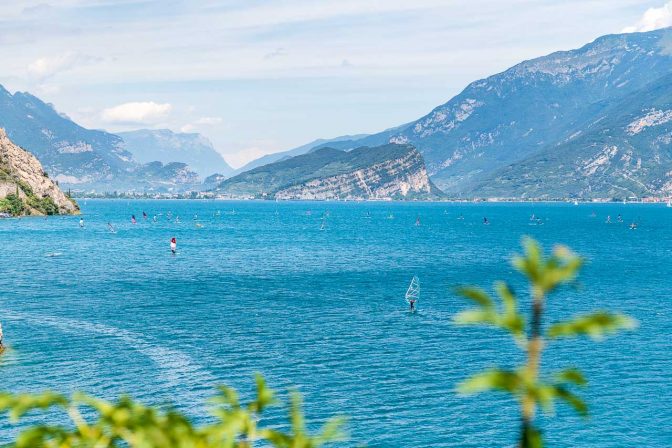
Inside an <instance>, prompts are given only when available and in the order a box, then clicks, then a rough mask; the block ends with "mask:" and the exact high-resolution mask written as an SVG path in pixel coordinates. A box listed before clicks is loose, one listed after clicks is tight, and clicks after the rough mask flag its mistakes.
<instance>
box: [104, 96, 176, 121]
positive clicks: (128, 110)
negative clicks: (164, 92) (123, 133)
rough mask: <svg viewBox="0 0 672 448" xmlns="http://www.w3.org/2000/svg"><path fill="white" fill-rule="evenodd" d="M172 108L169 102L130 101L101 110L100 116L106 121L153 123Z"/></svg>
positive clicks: (163, 116) (165, 115)
mask: <svg viewBox="0 0 672 448" xmlns="http://www.w3.org/2000/svg"><path fill="white" fill-rule="evenodd" d="M172 109H173V106H171V105H170V104H169V103H163V104H159V103H155V102H154V101H144V102H131V103H124V104H120V105H118V106H114V107H110V108H109V109H105V110H103V112H102V114H101V118H102V120H103V121H105V122H107V123H118V124H124V123H134V124H154V123H157V122H159V121H161V120H162V119H164V118H166V117H167V116H168V114H169V113H170V111H171V110H172Z"/></svg>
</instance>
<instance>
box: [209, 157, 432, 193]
mask: <svg viewBox="0 0 672 448" xmlns="http://www.w3.org/2000/svg"><path fill="white" fill-rule="evenodd" d="M215 191H216V192H217V193H219V194H227V195H230V196H234V197H235V196H238V197H263V198H269V199H270V198H275V199H303V200H305V199H310V200H330V199H346V200H361V199H417V198H422V199H431V198H434V199H438V198H441V197H442V196H443V195H442V193H441V191H440V190H438V188H436V186H434V184H433V183H432V182H431V181H430V180H429V177H428V176H427V172H426V169H425V166H424V161H423V159H422V156H421V155H420V153H418V152H417V150H416V149H415V148H414V147H412V146H410V145H396V144H389V145H385V146H380V147H374V148H368V147H362V148H357V149H354V150H352V151H349V152H345V151H341V150H338V149H335V148H329V147H325V148H319V149H317V150H315V151H312V152H309V153H306V154H302V155H298V156H295V157H292V158H289V159H285V160H281V161H278V162H274V163H270V164H266V165H263V166H260V167H257V168H254V169H252V170H250V171H247V172H244V173H241V174H239V175H237V176H234V177H232V178H231V179H227V180H225V181H224V182H222V183H220V184H219V185H218V186H217V188H216V189H215Z"/></svg>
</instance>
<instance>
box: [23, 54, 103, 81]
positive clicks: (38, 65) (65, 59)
mask: <svg viewBox="0 0 672 448" xmlns="http://www.w3.org/2000/svg"><path fill="white" fill-rule="evenodd" d="M96 60H97V58H95V57H92V56H87V55H83V54H80V53H76V52H74V51H66V52H65V53H61V54H59V55H56V56H51V57H43V58H38V59H36V60H34V61H33V62H31V63H30V64H28V67H26V70H27V72H28V75H30V76H31V77H32V78H35V79H40V80H44V79H47V78H50V77H52V76H54V75H56V74H57V73H59V72H63V71H66V70H70V69H72V68H74V67H75V66H77V65H82V64H88V63H91V62H94V61H96Z"/></svg>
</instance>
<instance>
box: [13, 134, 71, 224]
mask: <svg viewBox="0 0 672 448" xmlns="http://www.w3.org/2000/svg"><path fill="white" fill-rule="evenodd" d="M0 212H2V213H10V214H12V215H44V214H75V213H79V207H78V206H77V204H76V203H75V202H74V201H73V200H72V199H70V198H69V197H68V196H66V195H65V194H64V193H63V191H61V189H60V188H59V187H58V185H57V184H56V183H55V182H54V181H53V180H51V179H50V178H49V176H48V175H47V173H46V172H45V171H44V169H43V168H42V164H40V162H39V161H38V160H37V158H36V157H35V156H34V155H32V154H31V153H29V152H28V151H26V150H25V149H22V148H20V147H19V146H17V145H15V144H14V143H13V142H12V141H11V140H10V139H9V137H7V134H6V133H5V130H4V129H2V128H0Z"/></svg>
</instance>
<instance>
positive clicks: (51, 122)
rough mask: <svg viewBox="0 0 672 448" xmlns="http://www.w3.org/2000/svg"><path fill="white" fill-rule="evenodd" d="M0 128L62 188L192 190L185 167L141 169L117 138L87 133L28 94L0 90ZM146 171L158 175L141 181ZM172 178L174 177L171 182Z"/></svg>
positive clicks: (49, 105) (48, 105)
mask: <svg viewBox="0 0 672 448" xmlns="http://www.w3.org/2000/svg"><path fill="white" fill-rule="evenodd" d="M0 127H3V128H4V129H5V130H6V132H7V135H8V136H9V138H10V139H11V140H12V141H14V142H15V143H16V144H17V145H19V146H21V147H22V148H25V149H26V150H28V151H30V152H31V153H32V154H33V155H35V156H36V157H37V158H38V160H39V161H40V163H41V164H42V165H43V166H44V167H45V169H46V171H47V172H49V173H51V176H52V177H53V179H54V180H56V181H58V182H59V184H60V185H62V186H64V187H68V188H73V189H76V190H85V191H89V190H99V191H113V190H122V191H126V190H145V191H175V190H184V189H186V188H192V187H193V183H192V182H191V181H189V182H185V173H184V169H185V168H181V169H179V170H174V169H168V170H165V169H164V170H159V171H157V170H156V166H154V165H152V166H144V165H142V164H140V163H138V162H137V161H136V160H135V159H134V158H133V155H132V154H131V153H130V152H128V151H126V149H125V148H124V141H123V140H122V138H121V137H119V136H118V135H114V134H110V133H109V132H105V131H97V130H91V129H85V128H83V127H82V126H79V125H78V124H77V123H75V122H74V121H72V120H70V119H69V118H68V117H67V116H65V115H63V114H60V113H59V112H57V111H56V109H55V108H54V106H53V105H51V104H47V103H45V102H43V101H42V100H40V99H39V98H37V97H35V96H33V95H31V94H29V93H25V92H16V93H15V94H13V95H12V94H11V93H9V92H8V91H7V90H6V89H5V88H4V87H2V86H0ZM173 168H174V167H173ZM147 172H153V173H156V176H152V177H144V175H145V174H146V173H147ZM173 173H174V174H176V175H177V176H178V177H176V178H172V177H170V175H171V174H173ZM192 174H193V173H192ZM162 175H165V176H166V177H161V176H162ZM187 177H190V176H187ZM192 177H193V176H192Z"/></svg>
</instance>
